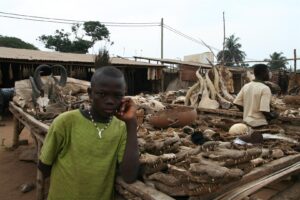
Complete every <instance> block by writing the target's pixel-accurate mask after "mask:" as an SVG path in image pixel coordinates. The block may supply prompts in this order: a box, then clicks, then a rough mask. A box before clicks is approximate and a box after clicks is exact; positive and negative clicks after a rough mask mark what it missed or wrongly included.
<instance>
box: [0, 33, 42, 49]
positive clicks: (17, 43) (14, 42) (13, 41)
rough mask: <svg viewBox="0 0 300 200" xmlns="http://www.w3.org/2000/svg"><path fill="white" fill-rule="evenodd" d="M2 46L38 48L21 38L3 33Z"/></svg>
mask: <svg viewBox="0 0 300 200" xmlns="http://www.w3.org/2000/svg"><path fill="white" fill-rule="evenodd" d="M0 47H11V48H18V49H33V50H38V48H37V47H35V46H34V45H32V44H30V43H27V42H24V41H23V40H21V39H19V38H16V37H8V36H2V35H0Z"/></svg>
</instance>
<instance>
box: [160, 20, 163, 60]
mask: <svg viewBox="0 0 300 200" xmlns="http://www.w3.org/2000/svg"><path fill="white" fill-rule="evenodd" d="M160 31H161V32H160V34H161V35H160V58H161V59H163V58H164V18H161V22H160Z"/></svg>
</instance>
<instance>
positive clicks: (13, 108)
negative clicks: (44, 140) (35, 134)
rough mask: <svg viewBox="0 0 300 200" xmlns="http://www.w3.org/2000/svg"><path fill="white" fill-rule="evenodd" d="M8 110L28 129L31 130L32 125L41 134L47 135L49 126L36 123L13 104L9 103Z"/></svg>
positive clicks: (36, 121) (35, 120)
mask: <svg viewBox="0 0 300 200" xmlns="http://www.w3.org/2000/svg"><path fill="white" fill-rule="evenodd" d="M9 110H10V111H11V112H12V113H13V114H14V116H16V117H17V118H18V119H19V120H20V121H21V122H23V124H24V125H25V126H26V127H27V128H28V129H32V125H34V126H35V127H36V128H38V129H40V130H41V131H42V132H44V133H47V131H48V129H49V126H48V125H46V124H44V123H42V122H40V121H38V120H37V119H35V118H34V117H33V116H31V115H29V114H28V113H26V112H24V111H23V110H22V109H21V108H19V107H18V106H16V105H15V104H14V103H13V102H10V103H9Z"/></svg>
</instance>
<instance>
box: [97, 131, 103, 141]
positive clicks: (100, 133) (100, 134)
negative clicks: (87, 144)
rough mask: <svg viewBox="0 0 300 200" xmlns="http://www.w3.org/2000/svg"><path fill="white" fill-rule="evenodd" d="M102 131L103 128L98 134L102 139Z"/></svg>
mask: <svg viewBox="0 0 300 200" xmlns="http://www.w3.org/2000/svg"><path fill="white" fill-rule="evenodd" d="M102 131H103V130H99V132H98V135H99V138H100V139H101V138H102Z"/></svg>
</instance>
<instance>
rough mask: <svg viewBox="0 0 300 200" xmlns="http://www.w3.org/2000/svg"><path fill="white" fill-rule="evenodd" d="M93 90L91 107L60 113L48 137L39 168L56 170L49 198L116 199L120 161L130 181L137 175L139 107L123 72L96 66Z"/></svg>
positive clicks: (122, 170)
mask: <svg viewBox="0 0 300 200" xmlns="http://www.w3.org/2000/svg"><path fill="white" fill-rule="evenodd" d="M88 93H89V97H90V99H91V108H90V109H87V110H74V111H69V112H65V113H63V114H61V115H59V116H58V117H57V118H56V119H55V120H54V121H53V123H52V124H51V127H50V129H49V131H48V134H47V136H46V139H45V142H44V145H43V148H42V150H41V155H40V161H39V164H38V167H39V169H40V170H41V171H42V173H43V174H44V175H45V176H47V174H48V175H49V171H51V175H50V189H49V194H48V200H57V199H63V200H96V199H97V200H99V199H101V200H111V199H113V198H114V192H113V191H114V190H113V188H114V180H115V176H116V169H117V166H118V168H119V172H120V175H121V176H122V178H123V179H124V180H125V181H126V182H129V183H130V182H133V181H135V179H136V176H137V172H138V166H139V162H138V159H139V153H138V144H137V134H136V129H137V121H136V116H135V112H136V108H135V105H134V103H133V101H132V100H131V99H125V98H124V93H125V79H124V76H123V74H122V72H121V71H120V70H118V69H116V68H114V67H111V66H108V67H102V68H99V69H97V70H96V71H95V73H94V75H93V77H92V79H91V87H90V88H89V89H88Z"/></svg>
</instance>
